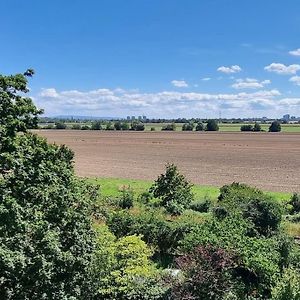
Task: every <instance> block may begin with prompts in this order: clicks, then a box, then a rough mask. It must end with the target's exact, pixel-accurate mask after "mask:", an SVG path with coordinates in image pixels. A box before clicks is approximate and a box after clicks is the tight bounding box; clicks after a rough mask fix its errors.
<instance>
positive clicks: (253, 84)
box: [232, 78, 271, 89]
mask: <svg viewBox="0 0 300 300" xmlns="http://www.w3.org/2000/svg"><path fill="white" fill-rule="evenodd" d="M270 83H271V81H270V80H263V81H258V80H257V79H254V78H246V79H237V80H236V81H235V83H234V84H233V85H232V87H233V88H234V89H259V88H263V87H264V86H265V85H267V84H270Z"/></svg>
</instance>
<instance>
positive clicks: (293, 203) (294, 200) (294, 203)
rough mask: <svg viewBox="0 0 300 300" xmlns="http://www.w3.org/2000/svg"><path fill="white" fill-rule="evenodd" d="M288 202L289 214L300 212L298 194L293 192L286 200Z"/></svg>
mask: <svg viewBox="0 0 300 300" xmlns="http://www.w3.org/2000/svg"><path fill="white" fill-rule="evenodd" d="M288 204H289V205H290V207H291V211H290V213H291V214H297V213H300V195H299V194H297V193H295V194H293V196H292V197H291V200H290V201H289V202H288Z"/></svg>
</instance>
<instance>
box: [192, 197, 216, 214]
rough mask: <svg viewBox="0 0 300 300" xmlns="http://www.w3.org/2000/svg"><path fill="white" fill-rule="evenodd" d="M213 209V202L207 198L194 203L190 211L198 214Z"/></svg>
mask: <svg viewBox="0 0 300 300" xmlns="http://www.w3.org/2000/svg"><path fill="white" fill-rule="evenodd" d="M210 207H211V200H210V199H209V198H205V199H204V200H202V201H195V202H192V203H191V205H190V209H192V210H194V211H198V212H208V211H209V209H210Z"/></svg>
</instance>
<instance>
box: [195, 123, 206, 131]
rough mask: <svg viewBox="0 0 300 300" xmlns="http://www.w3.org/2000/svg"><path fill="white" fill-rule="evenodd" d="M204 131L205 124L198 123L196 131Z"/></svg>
mask: <svg viewBox="0 0 300 300" xmlns="http://www.w3.org/2000/svg"><path fill="white" fill-rule="evenodd" d="M204 129H205V127H204V124H203V123H202V122H198V123H197V125H196V131H203V130H204Z"/></svg>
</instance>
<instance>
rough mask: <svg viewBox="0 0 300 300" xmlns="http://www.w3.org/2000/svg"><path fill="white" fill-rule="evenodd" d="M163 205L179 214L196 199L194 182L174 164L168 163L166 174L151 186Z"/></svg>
mask: <svg viewBox="0 0 300 300" xmlns="http://www.w3.org/2000/svg"><path fill="white" fill-rule="evenodd" d="M150 192H151V193H153V195H154V197H157V198H159V199H160V200H161V205H162V206H163V207H165V209H166V210H167V211H168V212H169V213H171V214H174V215H179V214H181V213H182V212H183V210H184V209H186V208H188V207H189V206H190V203H191V201H192V200H193V199H194V195H193V193H192V184H191V183H189V182H188V181H187V180H186V179H185V177H184V176H183V175H182V174H180V173H179V172H178V170H177V167H176V166H175V165H174V164H168V165H166V172H165V174H161V175H160V176H159V177H158V178H157V180H156V181H155V182H154V184H153V185H152V187H151V188H150Z"/></svg>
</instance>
